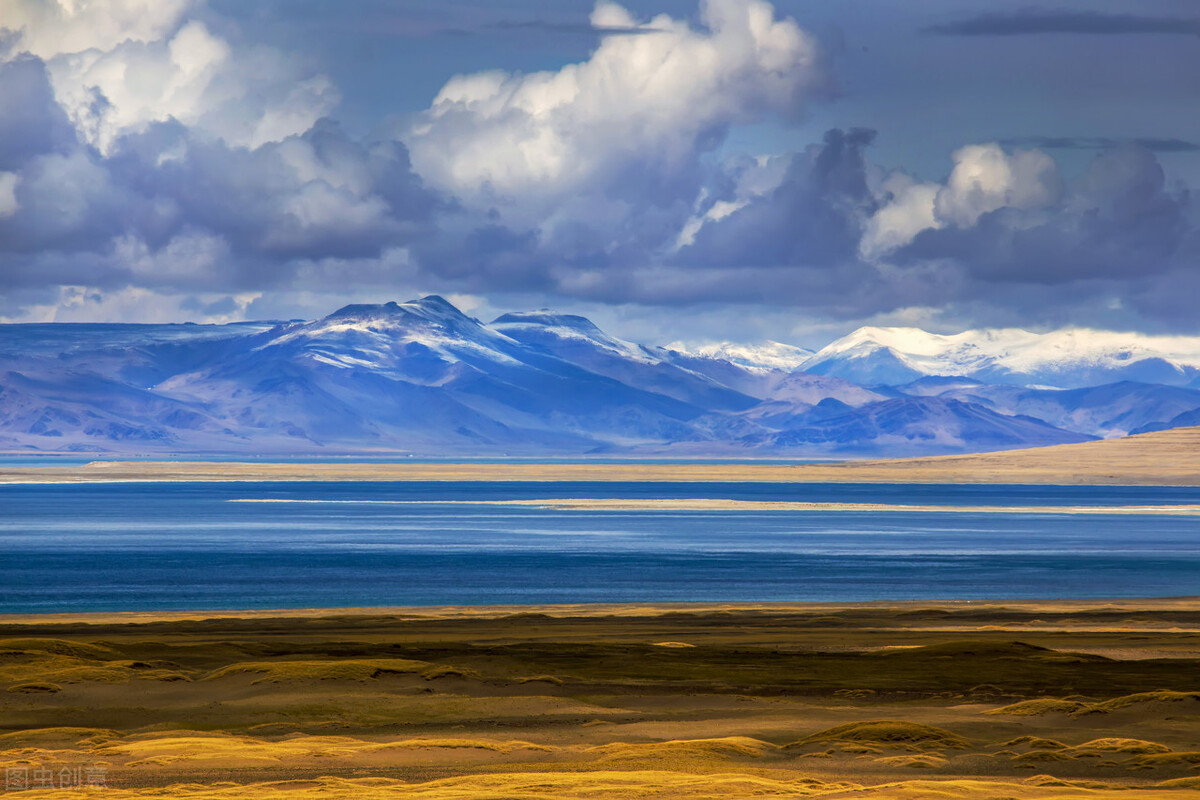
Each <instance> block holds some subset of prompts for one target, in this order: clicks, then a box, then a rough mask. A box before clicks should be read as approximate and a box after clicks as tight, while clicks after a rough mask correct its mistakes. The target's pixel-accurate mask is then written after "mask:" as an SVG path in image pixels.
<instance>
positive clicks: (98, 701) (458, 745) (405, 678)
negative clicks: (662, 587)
mask: <svg viewBox="0 0 1200 800" xmlns="http://www.w3.org/2000/svg"><path fill="white" fill-rule="evenodd" d="M71 765H75V766H76V767H79V766H81V765H89V766H92V767H93V768H95V767H97V766H98V767H101V768H102V769H103V770H104V774H105V782H106V784H107V787H108V788H107V789H106V791H105V795H104V796H108V797H113V798H143V797H147V798H148V797H180V798H197V799H199V798H279V799H280V800H289V799H298V798H310V797H311V798H318V797H320V798H390V797H396V798H428V799H429V800H435V799H436V800H451V799H454V800H457V799H458V798H464V799H465V798H485V797H486V798H507V799H510V800H522V799H524V798H529V799H530V800H533V799H534V798H537V799H539V800H542V799H547V800H548V799H549V798H580V800H584V799H585V798H586V799H588V800H591V798H600V797H604V798H735V799H736V798H751V797H753V798H792V797H795V798H801V797H803V798H844V797H856V798H858V797H861V798H880V799H882V798H897V799H899V798H906V799H907V798H911V799H912V800H917V798H946V799H947V800H950V799H951V798H955V799H957V798H963V799H964V800H966V798H984V800H999V799H1000V798H1018V799H1019V800H1026V799H1028V800H1035V799H1037V798H1054V800H1062V799H1063V798H1107V797H1110V796H1111V797H1114V798H1115V797H1129V798H1185V797H1197V796H1200V600H1193V599H1176V600H1171V601H1122V602H1113V603H1107V602H1106V603H1097V602H1090V601H1075V602H1044V603H1025V602H1021V603H968V602H960V603H948V604H928V603H872V604H856V605H843V604H811V605H810V604H758V605H736V604H720V605H717V604H709V605H687V604H677V605H672V606H663V607H654V606H637V605H629V606H596V607H574V606H570V607H568V606H544V607H539V608H536V609H535V608H525V609H513V608H507V609H504V608H476V609H450V608H444V609H402V610H387V611H385V610H376V611H372V612H369V613H368V612H366V611H362V610H337V611H335V610H329V611H325V612H321V613H311V614H306V613H302V612H289V613H282V612H257V613H254V614H238V613H233V612H230V613H227V614H224V615H210V614H163V615H154V614H139V615H119V614H95V615H57V616H46V617H40V618H33V617H5V618H0V767H4V768H6V769H7V768H9V767H12V768H16V769H26V770H32V769H36V768H39V767H48V768H53V769H58V768H60V767H62V766H68V767H70V766H71ZM51 794H52V793H51V792H49V791H29V792H28V793H25V794H22V795H21V796H29V797H39V796H47V797H48V796H50V795H51ZM60 796H61V790H60Z"/></svg>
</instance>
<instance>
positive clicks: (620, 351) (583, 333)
mask: <svg viewBox="0 0 1200 800" xmlns="http://www.w3.org/2000/svg"><path fill="white" fill-rule="evenodd" d="M490 327H491V328H492V329H494V330H496V331H498V332H500V333H502V334H504V335H506V336H510V337H512V338H513V339H516V340H518V341H522V342H527V343H533V342H539V341H541V342H544V341H545V340H546V339H555V340H558V341H559V342H561V343H572V342H573V343H576V344H587V345H589V346H593V347H597V348H599V349H600V350H604V351H607V352H609V353H612V354H613V355H618V356H621V357H622V358H627V359H631V360H633V361H640V362H643V363H654V362H656V361H657V359H655V358H653V357H651V356H650V355H649V354H648V353H647V352H646V349H645V348H644V347H642V346H641V345H639V344H634V343H633V342H627V341H625V340H624V339H618V338H616V337H615V336H610V335H608V334H607V333H605V332H604V331H602V330H600V328H598V327H597V326H596V324H595V323H594V322H592V321H591V320H590V319H588V318H587V317H580V316H576V315H575V314H555V313H554V312H552V311H547V310H546V309H542V310H540V311H514V312H511V313H508V314H504V315H503V316H500V317H497V318H496V319H495V320H493V321H492V323H491V326H490Z"/></svg>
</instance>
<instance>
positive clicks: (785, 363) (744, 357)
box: [666, 340, 813, 372]
mask: <svg viewBox="0 0 1200 800" xmlns="http://www.w3.org/2000/svg"><path fill="white" fill-rule="evenodd" d="M666 347H667V349H668V350H675V351H677V352H680V353H683V354H685V355H690V356H698V357H700V358H712V359H718V360H721V361H728V362H730V363H731V364H736V365H738V366H739V367H742V368H744V369H749V370H754V371H762V372H765V371H769V370H783V371H785V372H791V371H793V370H795V369H796V368H797V367H799V366H800V365H801V364H803V363H804V362H805V361H807V360H808V359H809V358H811V357H812V355H813V351H812V350H806V349H805V348H803V347H796V346H795V345H791V344H783V343H782V342H774V341H770V340H768V341H764V342H760V343H758V344H737V343H734V342H708V343H706V344H700V345H693V346H689V345H686V344H684V343H683V342H673V343H671V344H669V345H667V346H666Z"/></svg>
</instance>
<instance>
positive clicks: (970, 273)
mask: <svg viewBox="0 0 1200 800" xmlns="http://www.w3.org/2000/svg"><path fill="white" fill-rule="evenodd" d="M201 11H202V9H200V8H199V7H197V6H194V5H193V3H192V2H190V0H154V2H148V0H107V2H99V1H98V0H11V1H10V2H7V3H3V2H0V28H5V29H7V31H8V32H7V33H6V34H5V35H4V37H2V38H3V41H4V44H5V46H4V47H0V319H4V318H8V319H12V318H20V319H47V318H50V319H53V318H59V319H86V318H91V319H95V318H100V317H104V316H109V317H115V316H120V318H125V319H129V318H140V319H143V320H159V319H162V320H166V319H183V318H189V317H192V318H205V317H208V318H213V319H226V318H232V317H236V316H238V315H243V314H245V315H259V316H261V315H268V316H279V315H291V316H295V315H298V314H306V313H317V312H320V311H325V310H327V309H328V307H329V306H336V305H339V304H342V303H343V302H350V301H352V300H353V301H371V300H373V299H379V298H381V297H392V296H395V295H401V296H407V295H409V294H412V293H415V292H417V291H419V290H426V291H437V292H441V293H452V294H453V293H457V294H461V295H463V296H471V297H486V298H489V302H491V303H493V304H502V303H504V302H505V301H504V300H503V299H498V298H503V297H504V296H506V295H507V296H510V297H511V296H517V295H519V296H521V297H522V298H525V302H531V303H535V304H537V305H552V306H556V307H574V308H575V309H577V310H584V309H583V308H582V306H584V305H586V304H593V305H594V306H595V305H603V306H607V307H610V308H620V309H630V308H632V309H642V311H640V312H632V311H631V312H630V313H631V314H633V313H642V314H643V315H644V318H645V319H658V320H661V319H663V318H665V315H663V313H662V309H663V308H667V307H687V308H688V309H689V314H690V313H692V311H694V310H696V309H700V311H698V312H696V313H698V314H699V316H697V317H696V319H709V320H716V319H725V320H732V319H735V318H738V319H741V318H743V317H746V318H748V317H756V318H757V317H762V318H767V317H770V318H771V319H782V318H783V317H785V316H787V315H789V314H790V315H794V316H795V317H797V318H801V317H803V318H804V319H806V320H809V321H810V322H809V323H806V324H809V325H810V327H811V326H812V325H822V324H826V322H822V321H828V320H830V319H840V320H856V321H858V320H875V321H892V322H896V321H908V322H916V323H917V324H922V323H928V322H930V321H936V320H943V321H945V320H953V321H954V324H961V323H964V322H965V323H967V324H969V323H970V322H971V321H976V320H977V321H984V322H987V323H988V324H998V325H1023V324H1043V323H1045V324H1051V323H1060V322H1063V323H1065V322H1070V323H1074V324H1103V323H1104V322H1105V320H1107V319H1108V318H1110V317H1111V316H1112V315H1122V316H1120V320H1119V324H1120V325H1122V326H1129V325H1133V326H1138V325H1140V324H1143V323H1144V324H1145V325H1147V326H1149V325H1151V324H1155V325H1158V326H1159V327H1164V326H1165V327H1172V326H1174V327H1177V328H1178V327H1187V328H1192V329H1194V328H1195V326H1196V324H1197V323H1196V319H1195V314H1194V309H1192V308H1191V305H1192V304H1191V303H1190V302H1189V301H1188V298H1191V297H1194V296H1195V293H1196V291H1198V290H1200V272H1198V271H1197V269H1196V263H1197V259H1198V258H1200V233H1198V229H1197V225H1196V220H1195V214H1194V211H1193V209H1192V208H1191V205H1190V196H1189V194H1188V192H1187V190H1186V189H1184V188H1183V187H1181V186H1178V185H1175V184H1173V183H1172V182H1171V181H1170V180H1169V179H1168V177H1167V175H1166V173H1165V172H1164V170H1163V167H1162V166H1161V165H1160V163H1159V161H1158V159H1157V157H1156V156H1155V154H1154V152H1152V151H1159V152H1162V151H1169V152H1184V151H1187V150H1189V149H1194V146H1193V145H1189V143H1187V142H1182V141H1180V140H1166V139H1163V140H1158V139H1155V140H1145V141H1144V142H1143V143H1142V144H1143V145H1145V146H1139V145H1138V143H1137V142H1132V143H1125V144H1119V143H1115V142H1113V141H1110V140H1107V139H1086V140H1084V139H1078V140H1076V139H1072V140H1068V141H1063V142H1056V141H1053V140H1044V141H1043V140H1040V139H1035V138H1029V139H1027V140H1021V141H1020V142H1008V143H1007V144H1002V143H986V142H985V143H975V144H964V146H962V147H960V148H958V149H957V150H955V151H954V152H952V153H949V154H948V156H949V158H948V161H947V162H946V164H947V171H946V174H945V175H943V176H941V177H940V178H939V179H937V180H930V179H924V180H922V179H918V178H915V177H913V176H912V175H910V174H908V173H906V172H905V171H904V170H903V169H902V167H903V166H904V165H902V164H901V165H885V166H881V165H878V164H875V163H873V161H872V158H871V145H872V142H873V140H874V138H875V135H876V134H875V133H874V132H873V131H869V130H863V129H852V130H832V131H830V132H829V133H828V134H826V135H825V137H824V139H823V140H822V141H819V142H815V143H808V142H805V141H799V142H797V146H796V149H797V152H781V153H768V154H740V155H738V154H732V153H729V152H727V150H728V146H727V143H728V141H729V137H727V135H726V134H727V132H728V131H729V130H730V129H731V128H732V127H734V126H739V125H746V124H755V123H758V122H761V121H763V120H778V119H784V120H793V119H796V118H799V117H800V116H801V115H802V114H803V113H804V110H805V108H806V106H807V105H808V104H809V103H810V102H811V101H813V100H814V99H816V98H819V97H821V96H822V95H823V93H824V92H825V91H826V90H827V89H828V88H829V86H830V78H829V76H828V74H827V72H826V71H825V65H824V62H823V58H822V55H821V50H820V48H819V47H818V46H817V44H816V42H815V40H814V39H813V38H812V36H811V35H809V34H808V33H807V32H805V31H804V29H802V28H801V27H800V25H799V24H797V23H796V22H795V21H793V20H791V19H788V18H784V17H782V16H780V15H779V14H778V13H777V12H776V11H775V9H774V8H773V7H772V6H771V5H770V4H768V3H766V2H763V0H702V2H701V4H700V6H699V12H700V13H699V16H698V21H697V22H688V21H685V20H683V19H677V18H674V17H671V16H669V15H659V16H656V17H653V18H639V17H638V16H636V15H635V14H633V13H632V12H630V11H629V10H628V9H626V8H624V7H623V6H621V5H618V4H616V3H614V2H610V0H601V2H599V3H598V4H597V5H596V6H595V7H594V9H593V11H592V14H591V17H590V21H589V26H590V27H589V30H591V31H592V32H593V35H595V36H596V37H597V41H598V44H597V45H596V47H595V50H594V51H593V52H592V53H591V55H590V56H589V57H588V58H587V59H585V60H583V61H580V62H578V63H573V64H568V65H566V66H564V67H562V68H561V69H559V70H557V71H550V72H538V73H532V74H516V73H509V72H481V73H473V74H468V75H461V76H458V77H456V78H453V79H451V80H450V81H448V82H447V83H446V84H445V85H444V86H443V87H442V89H441V91H440V92H438V94H437V96H436V98H435V100H434V101H433V102H432V104H431V105H430V106H429V108H428V109H426V110H425V111H423V112H421V113H419V114H417V115H416V116H415V118H412V117H410V118H408V119H407V120H406V121H405V122H404V123H403V124H402V125H401V126H398V127H396V128H395V129H394V130H393V131H392V133H391V134H390V135H383V136H381V137H379V138H376V139H370V140H364V139H361V138H358V137H356V136H353V135H351V134H349V133H348V132H347V131H346V130H345V129H343V128H342V127H341V126H340V125H339V124H337V123H336V122H335V121H333V120H331V119H330V118H329V117H328V116H327V115H328V114H329V113H330V109H332V108H333V105H334V103H335V102H336V98H337V90H336V87H334V86H333V85H332V83H331V82H330V81H329V80H328V79H327V78H325V77H323V76H322V75H321V74H320V72H319V71H317V70H314V69H312V68H309V67H306V66H305V65H304V63H303V62H302V61H300V60H297V59H296V58H293V57H292V56H291V55H289V54H287V53H283V52H280V51H278V50H275V49H272V48H268V47H263V46H259V45H254V44H253V43H248V42H247V41H245V40H244V39H243V38H242V36H240V35H239V32H238V30H237V26H236V24H234V23H233V22H231V21H229V20H221V19H220V18H219V17H217V16H215V15H214V14H213V13H211V11H210V10H203V13H201ZM383 130H385V131H386V130H387V129H386V127H385V128H383ZM887 135H888V132H887V131H886V130H885V131H883V132H882V133H881V134H880V136H884V137H886V136H887ZM1039 142H1040V143H1042V144H1044V146H1045V147H1046V148H1057V147H1070V148H1073V149H1079V148H1091V149H1095V150H1097V151H1098V152H1097V155H1096V158H1095V159H1094V160H1093V161H1092V163H1091V164H1090V165H1089V166H1088V167H1087V168H1086V169H1085V170H1083V172H1082V174H1079V175H1075V176H1072V177H1067V173H1065V172H1064V171H1062V170H1060V168H1059V166H1058V165H1057V164H1056V163H1055V161H1054V159H1053V158H1051V157H1050V156H1049V155H1047V153H1046V152H1044V150H1043V149H1042V148H1039V147H1038V146H1037V145H1038V144H1039ZM1014 143H1018V144H1021V145H1022V147H1019V148H1016V149H1014V147H1013V144H1014ZM892 167H897V168H894V169H893V168H892ZM143 306H145V307H146V308H147V309H148V310H147V311H145V312H138V311H137V309H138V308H140V307H143ZM731 307H735V308H740V309H747V308H752V309H753V310H754V314H749V315H747V314H746V313H745V312H744V310H737V311H728V309H729V308H731ZM305 309H307V311H306V310H305ZM714 309H716V310H714ZM721 309H724V310H721ZM614 313H615V312H614ZM622 313H624V312H622ZM135 315H136V316H135ZM1104 315H1109V316H1108V317H1106V316H1104ZM670 316H671V317H672V318H675V317H678V316H679V315H670ZM813 320H815V322H814V321H813ZM743 321H744V320H743ZM697 324H699V323H697ZM738 324H742V323H738ZM948 324H949V323H948ZM673 335H678V334H673Z"/></svg>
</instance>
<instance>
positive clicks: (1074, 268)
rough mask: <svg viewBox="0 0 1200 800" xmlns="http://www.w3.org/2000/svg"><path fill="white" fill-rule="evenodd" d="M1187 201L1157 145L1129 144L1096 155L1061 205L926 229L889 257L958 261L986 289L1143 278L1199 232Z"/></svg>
mask: <svg viewBox="0 0 1200 800" xmlns="http://www.w3.org/2000/svg"><path fill="white" fill-rule="evenodd" d="M1189 204H1190V196H1189V193H1188V192H1187V191H1186V190H1182V189H1180V190H1172V189H1170V188H1168V186H1167V183H1166V178H1165V175H1164V173H1163V170H1162V167H1161V166H1160V165H1159V164H1158V162H1157V160H1156V159H1155V158H1154V155H1153V154H1152V153H1150V152H1149V151H1147V150H1144V149H1140V148H1136V147H1125V148H1121V149H1117V150H1112V151H1107V152H1105V153H1102V154H1100V155H1099V156H1097V157H1096V158H1095V159H1094V160H1093V161H1092V163H1091V164H1090V165H1089V167H1088V169H1087V170H1086V171H1085V173H1084V174H1083V175H1082V176H1081V177H1080V179H1079V180H1078V181H1077V182H1076V183H1075V185H1074V186H1072V187H1071V191H1070V192H1068V193H1067V194H1066V196H1064V198H1063V199H1062V201H1061V203H1060V204H1058V205H1055V206H1052V207H1050V208H1036V209H1017V208H1011V207H1006V208H1001V209H997V210H995V211H992V212H990V213H986V214H983V215H982V216H980V218H979V220H978V221H977V223H976V224H975V225H973V226H971V227H965V228H963V227H956V226H947V227H943V228H940V229H936V230H934V229H930V230H926V231H924V232H922V233H920V234H918V235H917V237H916V238H915V239H914V240H913V242H912V243H911V244H909V245H908V246H907V247H905V248H902V249H901V250H900V251H899V252H897V253H896V254H894V256H893V257H894V258H895V259H896V260H897V261H899V262H902V263H909V264H912V263H924V262H928V261H935V262H936V261H947V262H950V263H954V264H956V265H958V268H960V269H962V270H963V271H964V272H966V273H968V274H970V275H971V276H972V277H974V278H975V279H977V280H978V281H980V283H981V289H980V290H981V291H985V289H984V288H983V286H984V285H985V284H987V283H994V282H1005V283H1027V284H1042V285H1066V284H1070V283H1072V282H1075V281H1080V280H1096V279H1111V280H1118V281H1120V280H1129V281H1135V280H1142V279H1144V278H1147V277H1149V276H1154V275H1156V274H1161V273H1164V272H1167V271H1169V270H1171V269H1172V268H1174V267H1177V266H1179V259H1180V258H1181V257H1182V255H1183V248H1184V245H1185V243H1186V242H1187V241H1188V240H1189V238H1190V237H1194V235H1195V231H1194V227H1193V222H1192V220H1191V218H1190V216H1189V214H1188V210H1189Z"/></svg>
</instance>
